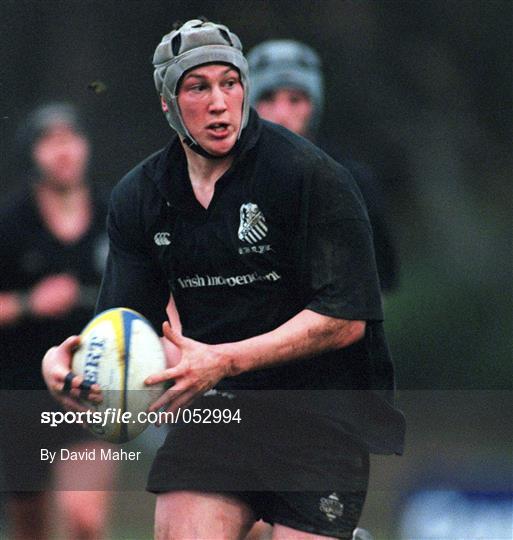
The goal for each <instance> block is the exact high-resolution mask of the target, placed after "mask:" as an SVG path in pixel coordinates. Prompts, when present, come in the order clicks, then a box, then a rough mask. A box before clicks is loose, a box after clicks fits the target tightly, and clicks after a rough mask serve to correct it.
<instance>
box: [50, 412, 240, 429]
mask: <svg viewBox="0 0 513 540" xmlns="http://www.w3.org/2000/svg"><path fill="white" fill-rule="evenodd" d="M241 421H242V417H241V414H240V409H189V408H185V409H182V408H181V407H180V408H178V409H177V410H176V411H174V412H167V411H150V412H146V411H141V412H138V413H137V414H136V415H135V416H134V415H132V413H131V412H130V411H124V412H123V411H122V409H116V408H110V407H109V408H108V409H106V410H105V411H79V412H75V411H67V412H61V411H44V412H42V413H41V424H49V425H50V427H56V426H58V425H60V424H96V425H98V424H100V425H102V426H106V425H107V424H111V423H112V424H114V423H118V424H136V423H141V424H147V423H149V424H177V423H179V422H182V423H184V424H229V423H231V422H236V423H238V424H240V422H241Z"/></svg>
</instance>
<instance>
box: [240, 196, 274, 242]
mask: <svg viewBox="0 0 513 540" xmlns="http://www.w3.org/2000/svg"><path fill="white" fill-rule="evenodd" d="M238 235H239V240H242V241H243V242H248V243H249V244H254V243H256V242H259V241H260V240H262V238H265V236H266V235H267V224H266V222H265V216H264V214H262V211H261V210H260V208H258V206H257V205H256V204H254V203H246V204H243V205H242V206H241V207H240V225H239V233H238Z"/></svg>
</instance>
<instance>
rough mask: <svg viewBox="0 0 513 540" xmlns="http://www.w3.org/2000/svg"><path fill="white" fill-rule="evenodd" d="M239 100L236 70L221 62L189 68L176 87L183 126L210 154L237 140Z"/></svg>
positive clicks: (225, 150)
mask: <svg viewBox="0 0 513 540" xmlns="http://www.w3.org/2000/svg"><path fill="white" fill-rule="evenodd" d="M243 100H244V90H243V87H242V84H241V81H240V75H239V72H238V71H237V70H236V69H234V68H232V67H230V66H226V65H221V64H211V65H208V66H200V67H198V68H195V69H193V70H191V71H189V72H188V73H186V75H185V76H184V78H183V80H182V83H181V85H180V89H179V90H178V106H179V107H180V112H181V114H182V119H183V122H184V124H185V126H186V127H187V129H188V130H189V133H190V134H191V135H192V137H193V138H194V139H195V140H196V142H197V143H198V144H199V145H200V146H201V147H202V148H203V149H204V150H206V151H207V152H208V153H209V154H212V155H214V156H222V155H224V154H226V153H228V152H229V151H230V150H231V149H232V147H233V145H234V144H235V143H236V142H237V136H238V134H239V129H240V125H241V121H242V103H243Z"/></svg>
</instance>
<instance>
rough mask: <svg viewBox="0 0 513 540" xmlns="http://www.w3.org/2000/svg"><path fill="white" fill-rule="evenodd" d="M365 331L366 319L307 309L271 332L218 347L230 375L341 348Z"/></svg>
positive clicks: (356, 339) (359, 337)
mask: <svg viewBox="0 0 513 540" xmlns="http://www.w3.org/2000/svg"><path fill="white" fill-rule="evenodd" d="M364 333H365V322H364V321H349V320H345V319H336V318H333V317H327V316H325V315H321V314H319V313H316V312H314V311H310V310H306V309H305V310H303V311H301V312H300V313H298V314H297V315H296V316H295V317H293V318H292V319H290V320H289V321H287V322H286V323H284V324H282V325H281V326H279V327H278V328H276V329H275V330H273V331H271V332H267V333H266V334H261V335H259V336H255V337H252V338H249V339H245V340H242V341H237V342H234V343H222V344H219V345H216V346H215V348H216V349H217V352H218V353H219V354H220V357H221V358H223V362H225V363H226V366H227V370H228V373H229V374H230V376H234V375H238V374H240V373H243V372H245V371H252V370H255V369H261V368H265V367H270V366H273V365H278V364H281V363H284V362H289V361H292V360H296V359H299V358H307V357H310V356H314V355H316V354H320V353H323V352H327V351H330V350H334V349H342V348H344V347H347V346H349V345H351V344H352V343H355V342H356V341H358V340H359V339H361V338H362V337H363V335H364Z"/></svg>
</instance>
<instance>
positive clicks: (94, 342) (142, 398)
mask: <svg viewBox="0 0 513 540" xmlns="http://www.w3.org/2000/svg"><path fill="white" fill-rule="evenodd" d="M165 365H166V362H165V355H164V351H163V349H162V345H161V344H160V339H159V337H158V335H157V333H156V332H155V331H154V330H153V327H152V326H151V324H150V323H149V322H148V321H147V320H146V319H145V318H144V317H143V316H142V315H141V314H139V313H137V312H136V311H133V310H131V309H127V308H122V307H119V308H114V309H109V310H107V311H104V312H103V313H100V314H99V315H97V316H96V317H94V319H92V320H91V321H90V322H89V324H88V325H87V326H86V327H85V328H84V330H83V331H82V333H81V334H80V346H79V348H78V349H77V350H76V352H75V353H74V355H73V361H72V367H71V369H72V371H73V372H74V373H76V374H77V375H82V376H83V377H84V380H86V381H87V382H89V383H91V384H94V383H97V384H99V385H100V388H101V390H102V394H103V401H102V402H101V403H99V404H93V405H92V408H93V412H94V414H92V415H91V417H92V421H91V422H88V423H87V426H88V428H89V430H90V431H91V432H92V433H94V434H95V435H96V436H97V437H99V438H101V439H103V440H106V441H109V442H115V443H123V442H127V441H129V440H131V439H133V438H135V437H137V435H139V434H140V433H141V432H142V431H144V429H146V427H148V425H149V422H148V421H147V419H146V418H145V414H144V413H145V412H146V410H147V408H148V406H149V405H150V404H151V403H152V402H154V401H155V400H156V399H157V398H158V397H159V396H160V395H161V394H162V392H163V390H164V385H163V384H162V385H152V386H146V385H145V384H144V380H145V379H146V377H147V376H148V375H151V374H153V373H158V372H159V371H162V370H164V369H165ZM88 405H89V406H91V403H89V402H88ZM98 413H99V414H98ZM126 413H128V414H126ZM140 413H142V414H140Z"/></svg>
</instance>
